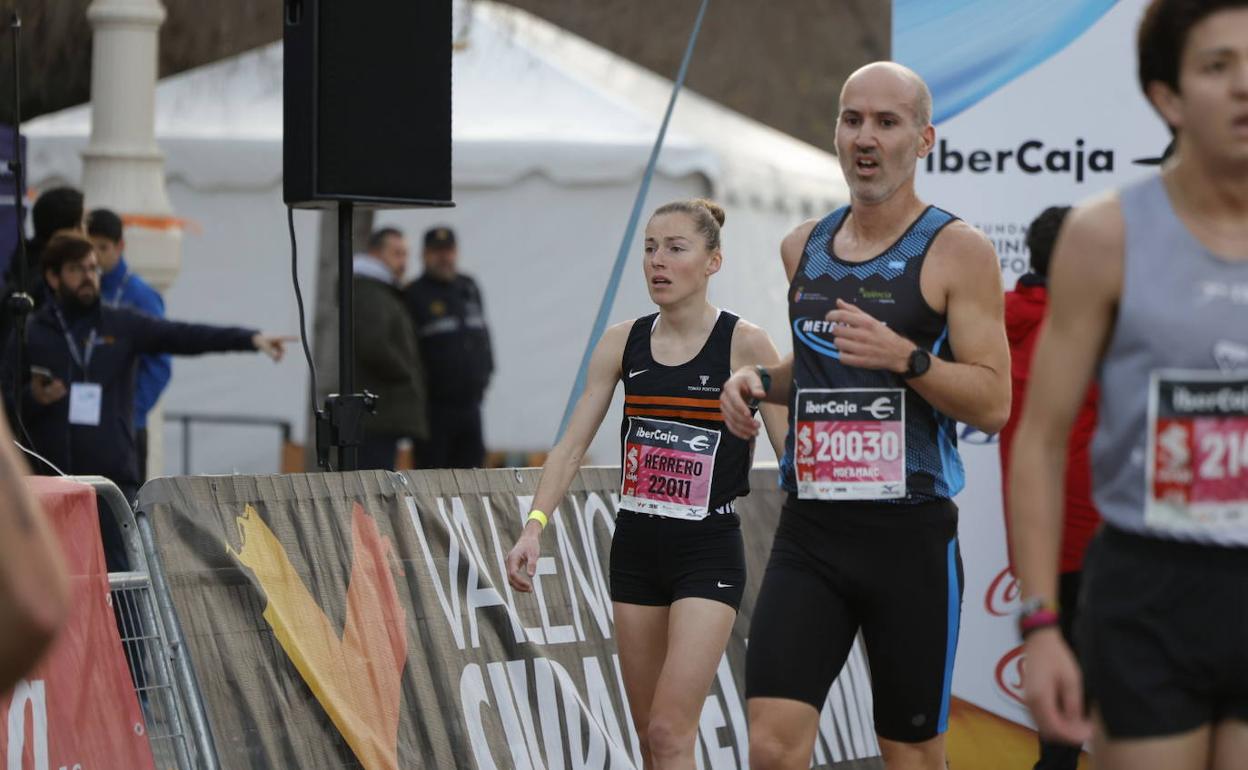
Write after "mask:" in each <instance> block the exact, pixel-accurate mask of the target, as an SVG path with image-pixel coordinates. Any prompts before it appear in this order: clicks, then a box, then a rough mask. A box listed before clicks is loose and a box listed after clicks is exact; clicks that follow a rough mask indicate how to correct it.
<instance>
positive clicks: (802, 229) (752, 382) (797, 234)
mask: <svg viewBox="0 0 1248 770" xmlns="http://www.w3.org/2000/svg"><path fill="white" fill-rule="evenodd" d="M817 224H819V222H818V220H814V219H811V220H809V221H807V222H803V223H802V224H800V225H798V226H797V227H796V228H794V230H793V232H791V233H789V234H788V235H786V236H785V237H784V240H783V241H781V242H780V261H781V262H782V263H783V265H784V276H785V278H786V279H787V281H788V283H790V284H792V283H793V276H795V275H797V268H798V266H799V265H800V264H801V261H802V252H803V251H804V250H805V249H806V242H807V241H808V240H810V233H811V232H812V231H813V230H814V229H815V225H817ZM786 296H787V292H786ZM766 369H767V374H768V376H769V377H771V384H770V387H768V388H766V389H764V388H763V382H762V379H761V377H760V375H759V373H758V370H757V369H755V368H754V367H752V366H747V367H743V368H741V369H738V370H737V371H736V372H734V373H733V375H732V376H731V377H729V378H728V381H727V382H725V383H724V387H723V389H722V390H721V391H720V395H719V410H720V412H721V413H722V414H723V415H724V424H725V425H726V426H727V427H728V430H730V431H732V433H733V435H735V436H737V437H738V438H743V439H747V440H748V439H752V438H754V437H755V436H757V435H758V430H759V425H758V423H757V422H756V421H755V420H754V415H752V414H751V413H750V402H751V401H754V400H757V401H761V402H765V403H768V404H780V405H783V406H788V405H789V401H790V399H791V398H792V394H791V391H792V389H793V354H791V353H790V354H789V355H787V356H785V357H784V358H783V359H781V360H780V363H778V364H776V365H775V366H768V367H766Z"/></svg>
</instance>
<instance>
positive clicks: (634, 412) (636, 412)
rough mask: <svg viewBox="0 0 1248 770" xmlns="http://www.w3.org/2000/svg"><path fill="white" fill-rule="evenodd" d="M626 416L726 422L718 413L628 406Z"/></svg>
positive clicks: (625, 409)
mask: <svg viewBox="0 0 1248 770" xmlns="http://www.w3.org/2000/svg"><path fill="white" fill-rule="evenodd" d="M624 414H625V416H628V417H683V418H684V419H686V420H710V421H712V422H723V421H724V416H723V414H721V413H720V412H718V411H715V412H694V411H690V410H687V409H640V408H638V407H627V406H626V407H624Z"/></svg>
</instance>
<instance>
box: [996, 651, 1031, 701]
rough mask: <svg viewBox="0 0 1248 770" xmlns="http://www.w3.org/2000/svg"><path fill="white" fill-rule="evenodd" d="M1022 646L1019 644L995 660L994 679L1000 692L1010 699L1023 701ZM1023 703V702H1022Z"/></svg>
mask: <svg viewBox="0 0 1248 770" xmlns="http://www.w3.org/2000/svg"><path fill="white" fill-rule="evenodd" d="M1024 660H1025V658H1024V656H1023V647H1022V645H1019V646H1018V647H1015V648H1014V649H1012V650H1010V651H1009V652H1007V653H1006V654H1005V656H1004V657H1002V658H1001V660H1000V661H998V662H997V671H996V680H997V687H999V688H1001V692H1003V693H1005V695H1006V697H1008V698H1009V699H1010V700H1013V701H1017V702H1018V703H1024V701H1023V662H1024ZM1024 705H1025V704H1024Z"/></svg>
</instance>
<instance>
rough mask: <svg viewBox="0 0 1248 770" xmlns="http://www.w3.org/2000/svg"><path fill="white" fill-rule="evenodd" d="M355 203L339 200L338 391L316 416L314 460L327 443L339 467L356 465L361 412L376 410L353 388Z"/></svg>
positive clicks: (324, 454)
mask: <svg viewBox="0 0 1248 770" xmlns="http://www.w3.org/2000/svg"><path fill="white" fill-rule="evenodd" d="M354 216H355V203H354V202H352V201H345V200H344V201H339V202H338V392H337V393H331V394H330V395H329V396H328V397H327V398H326V399H325V409H324V410H323V411H321V412H319V413H318V414H317V415H316V417H317V436H316V451H317V464H318V465H320V466H321V467H325V465H326V462H325V461H326V460H328V458H329V447H331V446H334V447H337V449H338V468H337V469H338V470H340V471H353V470H355V469H356V468H358V467H359V464H360V463H359V457H360V454H359V453H360V444H361V442H362V441H363V438H364V415H365V414H372V413H374V412H376V411H377V397H376V396H374V395H373V394H372V393H369V392H368V391H364V392H363V393H356V392H354V391H355V277H354V272H355V271H354V269H353V263H354V261H355V255H354V253H353V248H354V245H353V238H352V236H353V233H352V225H353V219H354Z"/></svg>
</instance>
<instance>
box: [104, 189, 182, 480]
mask: <svg viewBox="0 0 1248 770" xmlns="http://www.w3.org/2000/svg"><path fill="white" fill-rule="evenodd" d="M87 235H88V236H89V237H90V238H91V243H93V244H95V256H96V257H97V258H98V259H99V260H100V270H101V271H102V273H103V275H101V276H100V300H101V301H102V302H103V303H104V304H106V305H108V306H109V307H128V308H132V309H134V310H138V311H140V312H143V313H146V314H148V315H150V316H154V317H156V318H164V317H165V301H164V300H163V299H161V297H160V294H158V293H157V292H156V290H155V289H153V288H152V287H151V285H149V284H148V282H147V281H145V280H143V278H142V277H141V276H140V275H138V274H137V273H132V272H130V266H129V265H127V264H126V257H125V250H126V239H125V237H124V231H123V229H122V223H121V217H119V216H117V214H115V213H114V212H112V211H109V210H108V209H95V210H94V211H92V212H91V213H90V215H88V216H87ZM172 376H173V364H172V362H171V359H170V356H169V355H168V354H162V355H148V356H141V357H140V358H139V369H138V374H137V375H136V377H135V390H134V441H135V446H136V449H137V450H138V455H139V481H140V483H142V482H143V481H144V480H146V479H147V413H148V412H150V411H152V407H154V406H156V402H157V401H159V400H160V394H161V393H163V392H164V391H165V387H166V386H168V385H169V378H170V377H172Z"/></svg>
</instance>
